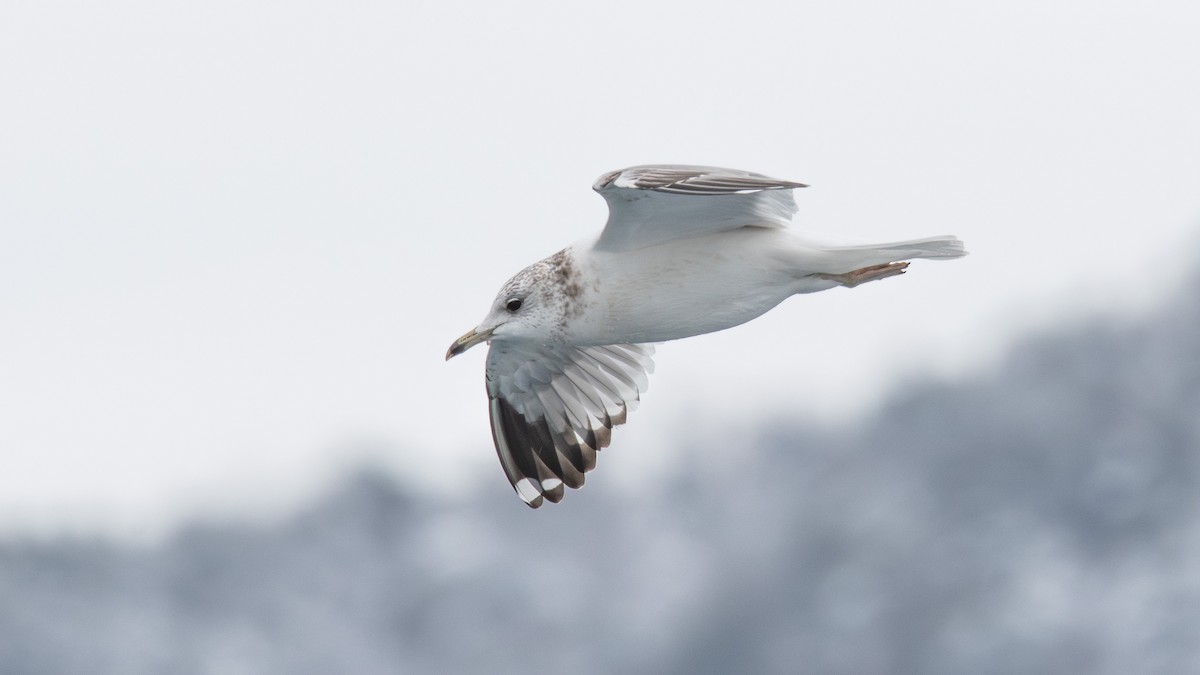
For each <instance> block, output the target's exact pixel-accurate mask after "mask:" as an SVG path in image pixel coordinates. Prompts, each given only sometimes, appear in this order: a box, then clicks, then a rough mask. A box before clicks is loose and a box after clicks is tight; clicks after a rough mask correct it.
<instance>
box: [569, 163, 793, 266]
mask: <svg viewBox="0 0 1200 675" xmlns="http://www.w3.org/2000/svg"><path fill="white" fill-rule="evenodd" d="M800 187H806V186H805V185H804V184H803V183H793V182H792V181H786V180H778V179H776V178H770V177H767V176H764V175H762V174H757V173H750V172H748V171H738V170H737V169H721V168H718V167H712V166H682V165H674V164H664V165H653V166H634V167H630V168H628V169H623V170H621V171H612V172H610V173H606V174H604V175H603V176H601V177H600V178H599V179H598V180H597V181H596V183H595V184H594V185H592V189H593V190H595V191H596V192H599V193H600V196H601V197H604V200H605V201H607V202H608V223H607V224H606V225H605V226H604V232H603V233H601V235H600V240H599V241H598V242H597V243H596V248H599V249H603V250H612V251H626V250H630V249H637V248H645V247H647V246H654V245H656V244H661V243H664V242H667V241H670V240H672V239H678V238H681V237H690V236H695V235H698V234H707V233H709V232H718V231H721V230H731V229H735V228H739V227H746V226H755V227H787V225H788V223H790V222H791V220H792V216H794V215H795V214H796V200H795V199H794V198H793V197H792V192H791V190H792V188H800Z"/></svg>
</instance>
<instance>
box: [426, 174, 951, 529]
mask: <svg viewBox="0 0 1200 675" xmlns="http://www.w3.org/2000/svg"><path fill="white" fill-rule="evenodd" d="M799 187H804V186H803V185H802V184H800V183H794V182H791V181H781V180H777V179H772V178H768V177H766V176H762V175H760V174H753V173H748V172H744V171H736V170H731V169H718V168H713V167H696V166H676V165H660V166H641V167H632V168H629V169H625V170H622V171H615V172H611V173H608V174H605V175H604V176H601V177H600V179H599V180H598V181H597V182H596V184H595V185H594V189H596V190H597V191H598V192H600V194H601V195H602V196H604V198H605V199H606V201H608V203H609V220H608V223H607V225H606V226H605V228H604V230H603V231H602V232H601V233H600V234H599V235H596V236H594V237H590V238H587V239H585V240H583V241H581V242H579V243H577V244H574V245H572V246H569V247H567V248H565V249H563V250H561V251H559V252H558V253H555V254H554V255H552V256H550V257H548V258H545V259H544V260H541V261H539V262H537V263H534V264H533V265H530V266H529V267H527V268H525V269H524V270H522V271H521V272H519V273H517V274H516V275H515V276H514V277H513V278H512V279H510V280H509V281H508V282H507V283H506V284H504V286H503V287H501V289H500V292H499V294H498V295H497V296H496V299H495V301H494V302H493V304H492V307H491V309H490V310H489V312H488V314H487V316H485V317H484V320H483V321H482V322H480V324H479V326H477V327H476V328H475V329H473V330H472V331H470V332H468V333H467V334H466V335H464V336H462V337H461V338H459V339H458V340H457V341H455V343H454V344H453V345H451V347H450V350H449V351H448V352H447V354H446V358H447V359H449V358H451V357H452V356H455V355H457V354H460V353H462V352H463V351H465V350H467V349H469V348H470V347H471V346H473V345H475V344H478V343H480V342H483V341H488V342H489V343H490V344H491V349H490V350H489V353H488V359H487V368H486V382H487V389H488V397H489V408H490V412H491V418H492V432H493V440H494V441H495V444H496V450H497V453H498V455H499V457H500V460H501V465H502V466H503V467H504V469H505V472H506V474H507V475H508V478H509V480H510V482H512V484H513V487H514V488H515V489H516V491H517V494H518V495H519V496H520V497H521V498H522V499H523V500H524V501H525V502H526V503H527V504H529V505H530V506H533V507H537V506H539V505H540V504H541V503H542V501H543V499H549V500H550V501H559V500H560V499H562V497H563V487H564V486H566V487H579V486H581V485H582V484H583V476H584V474H585V473H586V472H587V471H590V470H591V469H592V468H594V466H595V455H596V452H597V451H599V450H600V449H601V448H603V447H605V446H607V445H608V443H609V440H610V438H611V434H610V432H611V429H612V427H614V426H616V425H618V424H621V423H623V422H624V421H625V419H626V416H627V413H628V411H629V410H630V409H631V408H632V407H633V406H634V405H636V403H637V400H638V398H639V397H640V394H641V392H643V391H644V390H645V388H646V384H647V375H648V374H649V372H650V371H651V370H652V368H653V363H652V361H651V356H652V354H653V351H654V344H655V343H660V342H666V341H669V340H676V339H680V338H685V337H690V336H694V335H701V334H704V333H711V332H714V331H718V330H724V329H726V328H730V327H733V326H737V325H739V324H742V323H745V322H747V321H750V320H752V319H754V318H757V317H758V316H761V315H762V314H764V313H765V312H767V311H769V310H770V309H772V308H774V307H775V306H777V305H778V304H779V303H781V302H783V301H784V300H785V299H787V298H789V297H791V296H792V295H796V294H802V293H812V292H816V291H822V290H827V289H830V288H834V287H836V286H847V287H854V286H857V285H859V284H862V283H866V282H868V281H873V280H877V279H883V278H887V277H890V276H896V275H899V274H902V273H903V272H904V270H905V268H906V267H907V266H908V262H906V261H908V260H912V259H914V258H934V259H939V258H940V259H946V258H957V257H960V256H963V255H965V251H964V250H963V247H962V243H961V242H960V241H959V240H958V239H956V238H955V237H951V236H941V237H929V238H925V239H915V240H908V241H900V242H893V243H887V244H853V245H847V244H834V243H830V242H824V241H821V240H818V239H816V238H813V237H811V236H808V235H801V234H799V233H796V232H795V231H793V230H790V229H788V228H787V225H788V223H789V221H790V219H791V217H792V215H793V214H794V213H795V211H796V205H795V201H794V199H793V198H792V196H791V190H792V189H794V188H799Z"/></svg>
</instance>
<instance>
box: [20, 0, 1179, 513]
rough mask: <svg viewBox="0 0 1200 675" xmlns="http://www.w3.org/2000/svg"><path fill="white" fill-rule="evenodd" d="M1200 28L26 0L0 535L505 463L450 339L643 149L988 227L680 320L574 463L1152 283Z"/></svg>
mask: <svg viewBox="0 0 1200 675" xmlns="http://www.w3.org/2000/svg"><path fill="white" fill-rule="evenodd" d="M1197 35H1200V5H1197V4H1196V3H1195V2H1162V3H1152V4H1146V3H1107V2H1094V1H1093V2H1045V1H1036V2H1033V1H1017V2H1007V3H962V2H951V1H946V2H917V3H894V2H862V3H829V2H824V3H802V2H779V3H760V4H745V3H743V4H741V5H738V6H737V8H736V9H735V8H732V7H731V6H730V5H728V4H727V3H715V2H695V1H693V2H686V3H682V2H680V3H648V2H629V3H611V2H605V3H587V4H586V5H584V4H582V3H563V2H542V3H516V4H513V3H476V4H472V3H396V2H349V3H312V2H261V1H254V0H252V1H250V2H245V1H241V0H239V1H238V2H212V1H206V2H203V3H201V2H180V3H163V2H148V1H147V2H129V1H120V0H119V1H116V2H105V3H83V2H77V3H74V2H43V1H38V2H32V1H28V2H27V1H24V0H8V1H7V2H5V3H4V5H3V8H2V9H0V97H3V104H2V105H0V130H2V132H0V322H2V327H0V461H2V463H3V464H2V469H0V531H10V532H11V531H21V532H35V533H36V532H57V531H62V530H68V531H78V530H84V531H86V530H89V529H91V528H97V527H99V528H102V529H104V530H107V531H118V532H123V533H126V534H132V535H134V536H137V535H140V534H146V533H153V532H157V531H161V529H162V528H163V527H164V526H166V525H169V524H170V523H172V522H175V520H176V519H177V518H179V517H180V516H181V515H186V514H190V513H196V512H200V513H250V512H263V510H264V509H265V510H267V511H269V510H271V509H279V508H285V507H286V506H287V505H288V504H292V503H295V502H296V500H299V499H302V498H303V497H304V496H305V495H306V494H309V493H311V491H312V490H314V489H317V488H319V487H320V486H322V485H324V484H325V481H327V480H328V476H329V475H330V474H331V473H334V472H336V471H338V470H339V469H340V468H342V467H345V466H349V465H353V464H355V463H356V462H358V461H361V460H362V459H363V458H364V457H371V458H373V459H375V460H376V461H379V462H382V463H385V464H387V465H389V466H392V467H396V468H398V469H400V470H401V471H403V472H404V473H405V475H406V476H409V477H410V478H411V480H413V481H417V482H422V483H426V484H428V485H429V487H430V488H431V489H436V490H445V491H447V492H450V493H454V492H461V491H464V490H475V489H498V490H506V491H507V490H509V488H508V486H507V484H506V483H505V481H504V478H503V476H502V474H501V472H500V470H499V468H498V466H497V463H496V459H495V456H494V453H493V450H492V448H491V437H490V434H489V432H488V428H487V415H486V407H485V400H484V392H483V382H482V377H483V375H482V361H483V356H484V354H483V351H482V350H477V351H473V352H471V353H470V354H468V355H467V356H465V357H462V358H459V359H456V360H455V361H452V362H450V363H448V364H447V363H443V361H442V356H443V354H444V352H445V349H446V347H447V346H448V345H449V343H450V341H451V340H453V339H454V338H455V337H457V336H458V335H460V334H461V333H462V332H463V331H465V330H466V329H468V328H471V327H472V326H474V325H475V323H476V322H477V321H478V320H479V319H480V318H481V317H482V316H483V314H484V313H485V310H486V309H487V304H488V302H490V300H491V298H492V296H493V294H494V293H495V291H496V289H497V288H498V286H499V285H500V283H502V282H503V281H504V280H505V279H507V278H508V277H509V276H510V275H511V274H512V273H514V272H516V271H517V270H518V269H520V268H521V267H523V266H524V265H526V264H528V263H530V262H533V261H534V260H537V259H539V258H541V257H543V256H545V255H547V254H549V253H552V252H554V251H555V250H557V249H559V248H561V247H562V246H564V245H566V244H568V243H571V242H572V241H574V240H576V239H579V238H581V237H583V236H585V235H587V234H589V233H591V232H593V231H595V230H596V229H598V228H599V227H600V226H601V225H602V223H603V220H604V217H605V211H604V204H603V201H602V200H601V199H600V198H599V197H597V196H596V195H594V194H593V193H592V192H591V191H590V189H589V187H590V185H591V182H592V180H593V179H594V178H595V177H596V176H597V175H598V174H600V173H602V172H604V171H607V170H610V169H615V168H619V167H623V166H627V165H631V164H639V163H650V162H679V163H703V164H716V165H725V166H732V167H737V168H744V169H749V170H754V171H760V172H763V173H768V174H771V175H775V176H778V177H781V178H787V179H792V180H799V181H803V182H807V183H810V184H811V185H812V187H810V188H808V189H806V190H802V191H800V192H798V193H797V197H798V200H799V203H800V213H799V215H798V216H797V222H798V223H799V224H801V225H803V226H804V227H808V228H811V229H815V230H821V231H827V232H832V233H839V234H849V235H854V236H859V237H863V238H867V239H878V240H891V239H902V238H910V237H916V236H924V235H933V234H942V233H953V234H957V235H959V236H960V237H962V238H963V239H964V240H965V241H966V243H967V245H968V248H969V249H970V250H971V252H972V255H971V257H969V258H967V259H965V260H960V261H954V262H948V263H938V262H923V263H922V262H919V263H917V264H915V265H914V266H913V267H912V269H911V270H910V274H908V275H907V276H905V277H902V278H900V279H896V280H891V281H887V282H885V283H881V284H876V285H872V286H867V287H864V288H861V289H855V290H854V291H845V290H840V289H839V290H836V291H831V292H827V293H823V294H818V295H814V296H806V297H801V298H795V299H792V300H790V301H788V302H786V303H785V304H784V305H783V306H781V307H780V308H778V309H777V310H775V311H774V312H772V313H771V314H769V315H767V316H766V317H764V318H763V319H761V320H759V321H757V322H755V323H752V324H749V325H747V326H743V327H741V328H738V329H735V330H733V331H728V332H725V333H721V334H716V335H711V336H706V337H702V338H697V339H694V340H690V341H685V342H680V343H673V344H669V345H664V346H663V347H662V348H661V349H660V350H659V358H658V364H659V367H658V371H657V374H656V375H655V377H654V379H653V380H652V383H651V387H650V392H649V394H648V397H647V399H646V401H645V403H644V405H643V406H642V408H641V409H640V410H639V411H638V412H637V413H636V414H635V415H634V416H633V417H632V419H631V423H630V424H629V425H628V426H627V427H625V428H624V429H623V430H622V431H621V432H620V433H619V434H617V436H616V438H615V442H614V446H613V448H612V449H610V450H608V451H606V453H605V457H606V459H604V460H603V465H602V466H601V467H600V472H599V473H597V474H596V478H594V479H593V480H601V479H602V478H601V476H604V475H611V476H613V478H612V479H611V480H614V481H621V480H635V479H631V478H630V476H632V475H633V474H635V473H642V474H644V473H645V472H646V470H647V469H651V470H652V469H654V468H655V467H660V466H661V465H662V463H663V462H664V461H665V460H664V458H665V457H668V456H670V455H671V453H676V452H681V451H683V449H682V448H677V447H674V445H676V444H679V443H681V442H682V441H680V440H674V441H673V439H676V438H677V435H678V434H680V433H681V432H682V438H683V439H686V438H695V437H696V436H697V435H698V434H700V433H717V434H720V433H725V434H732V433H734V431H735V430H737V429H739V428H749V427H752V426H753V425H754V423H755V422H756V420H758V419H759V418H760V416H761V415H763V414H766V413H768V412H771V413H783V414H788V415H792V416H796V415H801V416H813V417H827V416H831V415H834V416H836V415H844V414H846V413H847V411H852V410H855V409H858V408H861V407H862V406H863V405H870V404H871V403H872V402H875V401H877V400H878V397H879V396H880V395H881V394H882V393H886V392H887V391H890V390H893V389H894V388H896V387H900V386H903V382H905V381H908V380H910V379H911V378H920V377H926V376H934V377H955V376H956V375H958V374H961V373H963V372H970V371H971V370H974V369H980V368H986V367H987V365H988V363H989V362H990V360H991V359H993V358H994V357H995V356H996V355H997V354H999V353H1000V351H1001V349H1002V347H1003V345H1005V344H1006V343H1007V340H1008V339H1010V338H1011V337H1012V336H1013V335H1016V334H1019V333H1020V332H1021V331H1023V330H1026V329H1028V328H1030V327H1033V326H1038V325H1042V324H1048V323H1051V322H1054V321H1059V320H1063V319H1064V318H1070V317H1077V316H1080V315H1081V314H1084V313H1086V312H1090V311H1093V310H1096V309H1098V308H1099V309H1105V310H1106V311H1114V312H1127V311H1136V310H1138V309H1139V308H1142V307H1145V306H1147V305H1148V304H1149V303H1152V302H1153V301H1154V300H1155V299H1156V298H1158V297H1160V295H1161V294H1163V293H1165V292H1168V291H1169V290H1170V288H1171V287H1172V284H1173V283H1174V282H1175V281H1176V279H1177V278H1178V276H1179V273H1180V269H1179V268H1180V266H1181V265H1184V264H1188V263H1190V262H1194V261H1195V260H1196V258H1197V255H1196V254H1197V250H1196V249H1197V244H1198V243H1200V239H1198V237H1197V232H1198V231H1200V123H1198V122H1197V120H1200V49H1197V47H1196V36H1197ZM700 420H703V421H702V422H701V421H700ZM698 424H700V425H703V426H701V427H699V428H698V426H697V425H698ZM618 455H619V456H620V457H621V458H622V459H621V461H617V459H616V457H617V456H618ZM656 462H658V464H656ZM479 478H483V479H484V480H490V481H491V483H480V482H479V481H478V479H479ZM514 504H515V506H516V507H520V508H524V507H521V506H520V504H518V503H517V502H516V499H515V497H514Z"/></svg>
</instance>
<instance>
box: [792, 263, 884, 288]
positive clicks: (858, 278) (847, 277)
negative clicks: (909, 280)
mask: <svg viewBox="0 0 1200 675" xmlns="http://www.w3.org/2000/svg"><path fill="white" fill-rule="evenodd" d="M905 267H908V263H906V262H894V263H887V264H885V265H871V266H870V267H863V268H862V269H857V270H854V271H851V272H845V273H843V274H814V275H813V276H814V277H817V278H819V279H828V280H830V281H836V282H838V283H839V284H841V285H843V286H845V287H846V288H854V287H855V286H858V285H860V284H865V283H867V282H868V281H876V280H878V279H886V278H888V277H894V276H896V275H898V274H904V268H905Z"/></svg>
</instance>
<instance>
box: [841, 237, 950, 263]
mask: <svg viewBox="0 0 1200 675" xmlns="http://www.w3.org/2000/svg"><path fill="white" fill-rule="evenodd" d="M828 250H830V251H861V252H863V253H864V254H868V256H869V257H870V258H871V259H875V258H876V257H878V259H879V262H881V263H882V262H892V261H896V260H908V259H910V258H931V259H934V260H949V259H951V258H961V257H963V256H964V255H966V254H967V249H965V248H963V243H962V241H961V240H959V238H958V237H955V236H951V235H943V236H940V237H925V238H923V239H909V240H908V241H897V242H892V243H890V244H863V245H856V246H831V247H829V249H828ZM875 253H878V254H880V255H879V256H875V255H872V254H875Z"/></svg>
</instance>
